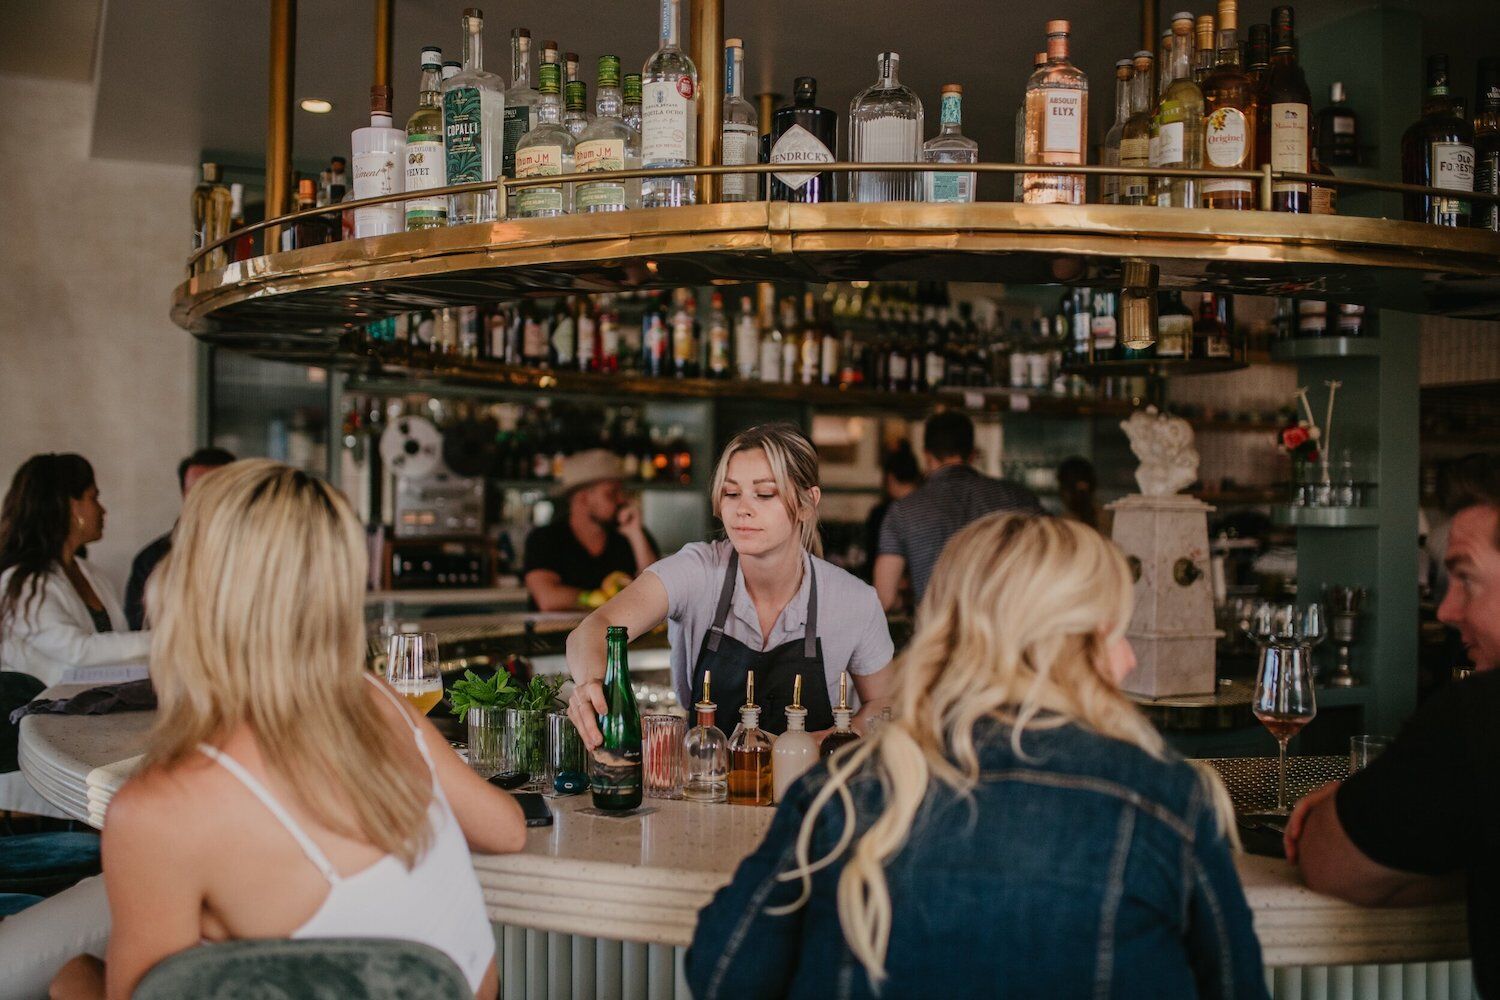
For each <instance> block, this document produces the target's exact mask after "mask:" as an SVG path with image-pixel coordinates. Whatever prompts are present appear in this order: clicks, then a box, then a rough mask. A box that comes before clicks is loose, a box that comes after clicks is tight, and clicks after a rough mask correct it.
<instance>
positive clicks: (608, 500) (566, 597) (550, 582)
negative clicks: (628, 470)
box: [524, 448, 657, 611]
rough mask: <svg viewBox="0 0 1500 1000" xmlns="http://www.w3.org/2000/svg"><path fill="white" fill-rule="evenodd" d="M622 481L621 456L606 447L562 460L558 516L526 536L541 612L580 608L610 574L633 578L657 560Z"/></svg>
mask: <svg viewBox="0 0 1500 1000" xmlns="http://www.w3.org/2000/svg"><path fill="white" fill-rule="evenodd" d="M621 480H622V472H621V469H620V460H619V459H618V458H617V457H616V456H615V455H613V454H611V453H610V452H608V451H605V450H604V449H602V448H596V449H592V450H590V451H581V452H579V453H578V454H576V455H572V456H570V457H569V458H568V459H566V460H565V461H564V462H563V473H562V479H561V481H560V482H559V484H558V493H559V501H558V512H557V515H556V516H554V517H553V519H552V523H551V524H547V525H544V526H542V527H540V528H533V529H532V530H531V533H530V534H529V535H527V536H526V556H525V560H524V572H525V580H526V590H527V591H528V592H529V593H530V594H531V601H532V603H533V604H535V605H536V607H537V610H539V611H567V610H570V609H572V608H577V607H579V597H580V596H581V595H584V594H586V593H588V592H590V591H595V590H598V589H599V588H600V587H602V586H604V585H605V583H606V581H608V580H609V578H610V576H611V574H614V573H622V574H624V575H625V576H626V577H630V578H632V579H633V578H634V577H635V576H637V575H638V574H639V573H640V572H641V571H642V570H644V569H645V568H646V567H647V566H650V565H651V564H652V563H654V562H656V559H657V553H656V544H655V542H653V541H652V540H651V536H650V535H649V534H647V532H646V528H645V526H644V525H643V524H641V512H640V510H639V509H638V508H636V507H635V506H634V505H632V504H630V503H628V502H627V501H626V498H625V489H624V487H623V486H622V485H621ZM615 589H618V588H615Z"/></svg>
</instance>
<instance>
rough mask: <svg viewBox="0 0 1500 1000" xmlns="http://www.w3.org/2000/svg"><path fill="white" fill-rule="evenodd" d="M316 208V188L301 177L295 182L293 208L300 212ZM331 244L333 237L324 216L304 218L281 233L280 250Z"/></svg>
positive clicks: (311, 180) (311, 181)
mask: <svg viewBox="0 0 1500 1000" xmlns="http://www.w3.org/2000/svg"><path fill="white" fill-rule="evenodd" d="M317 207H318V194H317V188H316V186H315V185H314V184H313V179H312V178H311V177H303V178H302V179H301V180H299V181H297V200H296V203H295V208H296V210H297V211H299V212H301V211H304V210H306V209H309V208H317ZM331 242H333V236H332V234H331V233H330V231H329V225H328V219H327V217H326V216H321V215H309V216H304V217H303V218H301V219H298V220H297V221H296V222H294V223H293V224H292V225H290V226H288V227H287V228H285V229H283V230H282V231H281V249H283V250H298V249H301V248H302V247H315V246H318V245H320V244H323V243H331Z"/></svg>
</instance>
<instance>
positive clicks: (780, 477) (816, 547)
mask: <svg viewBox="0 0 1500 1000" xmlns="http://www.w3.org/2000/svg"><path fill="white" fill-rule="evenodd" d="M742 451H761V452H764V453H765V456H766V462H767V463H768V464H769V465H770V466H771V478H773V479H775V480H776V491H777V492H778V493H779V494H781V499H782V503H784V504H785V505H786V512H787V516H788V517H790V518H791V519H792V523H793V524H795V525H797V526H798V530H799V531H800V532H801V534H802V547H803V548H805V549H806V550H807V551H809V552H811V553H812V554H813V555H815V556H818V557H819V558H822V555H823V539H822V536H820V535H819V534H818V504H817V499H816V498H815V497H814V496H813V493H812V491H813V490H814V489H816V488H817V487H818V450H817V449H816V448H814V447H813V443H812V442H811V441H809V440H808V439H807V437H806V435H804V434H803V433H802V432H801V431H799V430H798V429H797V428H796V427H795V426H793V425H792V424H789V423H785V422H777V423H771V424H756V425H755V426H754V427H749V428H746V429H745V430H742V431H740V432H739V433H738V434H736V435H735V436H734V437H733V438H732V439H730V442H729V444H727V445H725V447H724V454H722V455H720V456H719V464H718V466H716V467H715V468H714V481H713V487H712V489H711V490H710V492H709V496H710V497H711V498H712V501H711V502H712V503H713V510H714V517H719V516H720V514H719V511H720V509H721V504H720V497H722V496H723V495H724V479H725V478H726V477H727V476H728V475H729V460H730V459H731V458H733V457H734V456H735V455H737V454H739V453H740V452H742Z"/></svg>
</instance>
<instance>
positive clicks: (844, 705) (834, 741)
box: [818, 671, 859, 760]
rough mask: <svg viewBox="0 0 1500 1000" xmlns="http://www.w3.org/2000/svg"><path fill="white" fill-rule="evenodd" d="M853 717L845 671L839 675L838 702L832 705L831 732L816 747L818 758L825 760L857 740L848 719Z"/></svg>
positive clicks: (857, 737) (847, 675) (857, 735)
mask: <svg viewBox="0 0 1500 1000" xmlns="http://www.w3.org/2000/svg"><path fill="white" fill-rule="evenodd" d="M853 717H854V709H852V708H850V707H849V674H848V672H847V671H846V672H844V673H842V674H840V675H839V703H838V704H837V705H835V706H834V707H833V732H831V733H829V734H828V735H827V736H825V737H823V745H822V746H821V747H819V748H818V757H819V758H820V759H823V760H826V759H828V758H829V757H832V756H833V755H834V754H835V753H837V752H838V751H839V750H841V749H842V748H844V747H846V746H848V745H849V744H850V743H858V742H859V734H858V733H856V732H855V731H854V730H853V729H852V728H850V726H849V720H850V719H852V718H853Z"/></svg>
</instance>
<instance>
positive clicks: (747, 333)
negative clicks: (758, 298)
mask: <svg viewBox="0 0 1500 1000" xmlns="http://www.w3.org/2000/svg"><path fill="white" fill-rule="evenodd" d="M715 294H718V293H715ZM733 336H734V340H733V357H734V368H733V370H732V372H731V374H732V375H733V376H734V377H735V378H742V379H753V378H755V377H756V375H757V374H758V373H759V368H760V326H759V324H757V323H756V321H755V312H754V309H753V307H752V305H751V303H750V296H748V295H742V296H740V313H739V315H738V316H737V317H735V321H734V335H733Z"/></svg>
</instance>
